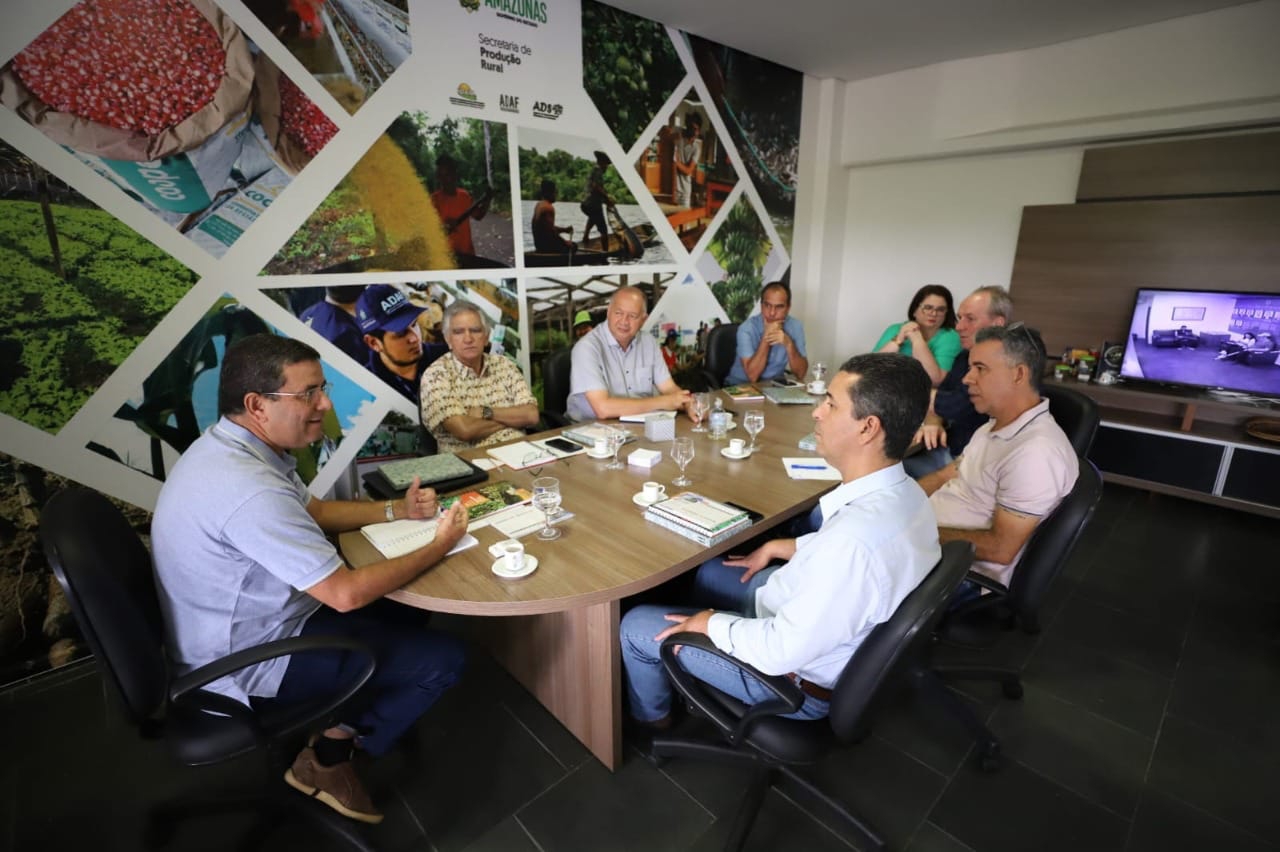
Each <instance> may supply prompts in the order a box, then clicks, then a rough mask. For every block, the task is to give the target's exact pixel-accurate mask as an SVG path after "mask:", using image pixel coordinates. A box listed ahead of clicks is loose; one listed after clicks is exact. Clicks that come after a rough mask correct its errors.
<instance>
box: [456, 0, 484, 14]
mask: <svg viewBox="0 0 1280 852" xmlns="http://www.w3.org/2000/svg"><path fill="white" fill-rule="evenodd" d="M458 5H459V6H461V7H462V8H464V9H466V10H467V11H468V12H479V11H480V0H458Z"/></svg>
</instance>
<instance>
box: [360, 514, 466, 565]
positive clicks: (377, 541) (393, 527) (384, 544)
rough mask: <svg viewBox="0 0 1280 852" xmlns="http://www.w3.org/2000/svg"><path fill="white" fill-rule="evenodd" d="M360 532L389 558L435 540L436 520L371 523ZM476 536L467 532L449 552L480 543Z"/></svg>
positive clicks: (409, 551)
mask: <svg viewBox="0 0 1280 852" xmlns="http://www.w3.org/2000/svg"><path fill="white" fill-rule="evenodd" d="M360 532H361V533H362V534H363V535H364V537H365V538H367V539H369V543H370V544H372V545H373V546H374V547H376V548H378V552H379V553H381V554H382V555H383V556H385V557H386V558H387V559H394V558H396V557H397V556H404V555H405V554H406V553H412V552H413V551H415V550H417V549H418V548H419V547H425V546H426V545H428V544H430V543H431V542H432V541H434V540H435V537H436V522H435V521H411V520H399V521H384V522H382V523H380V524H369V525H368V526H364V527H361V528H360ZM479 543H480V542H478V541H477V540H476V537H475V536H473V535H471V534H470V533H467V534H466V535H464V536H463V537H462V538H460V539H458V543H457V544H455V545H454V546H453V549H452V550H450V551H449V553H457V552H458V551H460V550H466V549H467V548H470V547H475V546H476V545H477V544H479Z"/></svg>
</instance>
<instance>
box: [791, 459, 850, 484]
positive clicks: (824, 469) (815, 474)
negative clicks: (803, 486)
mask: <svg viewBox="0 0 1280 852" xmlns="http://www.w3.org/2000/svg"><path fill="white" fill-rule="evenodd" d="M782 467H783V469H784V470H786V472H787V476H789V477H791V478H792V479H828V480H832V481H834V482H839V481H840V471H838V470H836V469H835V468H834V467H832V466H831V465H829V464H827V463H826V462H825V461H823V460H822V459H819V458H814V457H813V456H805V457H804V458H789V459H783V460H782Z"/></svg>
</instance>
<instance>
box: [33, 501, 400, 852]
mask: <svg viewBox="0 0 1280 852" xmlns="http://www.w3.org/2000/svg"><path fill="white" fill-rule="evenodd" d="M40 540H41V542H42V544H43V546H44V551H45V555H46V558H47V559H48V561H49V565H50V567H51V568H52V569H53V573H54V576H55V577H57V579H58V583H59V584H61V586H62V589H63V591H64V592H65V593H66V596H67V602H68V603H69V604H70V607H71V611H72V614H73V615H74V616H75V619H76V622H77V624H78V625H79V627H80V631H81V633H82V634H83V635H84V638H85V641H86V642H87V643H88V645H89V648H90V650H92V651H93V654H94V657H95V658H96V659H97V661H98V665H99V667H100V668H101V670H102V677H103V680H104V681H105V682H106V683H107V684H109V689H110V691H112V692H114V693H115V694H116V695H117V696H118V698H119V699H120V705H121V706H122V707H123V709H124V713H125V716H126V717H127V719H128V721H129V722H130V724H132V725H133V726H135V727H136V728H137V729H138V732H139V734H141V736H142V737H143V738H145V739H162V740H164V742H165V745H166V746H167V747H168V750H169V751H170V752H171V754H172V755H173V757H174V758H176V759H177V760H178V761H179V762H180V763H182V764H184V765H186V766H206V765H209V764H214V763H221V762H223V761H226V760H230V759H231V758H234V757H238V756H240V755H242V754H245V753H246V752H250V751H253V750H255V749H260V750H262V751H263V752H264V754H266V755H267V757H268V760H267V761H265V763H266V764H267V766H266V771H267V784H268V786H267V787H266V789H268V790H276V791H279V795H278V797H277V798H278V802H276V803H275V804H279V805H282V806H299V807H300V809H301V811H302V813H303V815H304V816H306V817H307V818H309V819H312V820H314V821H316V822H318V823H319V824H320V826H321V827H322V828H324V829H325V830H327V831H329V832H330V833H332V834H334V835H336V836H337V838H338V839H340V840H341V841H342V842H344V844H346V845H348V846H352V847H354V848H357V849H368V848H370V847H369V846H368V844H367V842H366V841H365V840H364V838H363V837H362V836H361V835H360V834H359V833H358V831H357V829H356V827H355V826H354V825H352V824H350V823H349V822H348V821H346V820H343V819H342V818H341V817H339V816H338V815H336V814H333V813H332V812H330V811H328V809H327V808H325V807H324V806H323V805H319V804H316V803H313V802H310V801H308V800H307V799H305V798H303V797H301V796H298V795H297V794H296V793H293V792H292V791H290V790H289V789H288V788H287V787H286V786H285V784H284V782H283V781H282V780H281V779H282V776H283V774H284V770H285V767H286V765H287V764H286V763H284V762H282V761H281V760H280V759H279V758H280V757H281V756H280V755H279V754H278V753H277V751H278V750H277V749H276V748H275V746H277V744H281V740H283V739H284V738H286V737H289V736H290V735H291V734H294V733H295V732H300V731H301V730H302V729H303V728H305V727H307V726H311V725H319V724H323V723H324V722H325V720H329V719H331V718H332V717H333V716H334V714H335V712H336V711H337V709H338V708H339V707H340V706H341V705H342V704H343V703H344V702H346V701H347V700H349V699H350V698H351V697H352V696H353V695H355V694H356V692H357V691H358V690H359V689H360V688H361V687H362V686H363V685H364V684H365V682H366V681H367V680H368V679H369V676H370V675H372V674H373V670H374V665H375V663H374V657H373V652H372V650H371V649H370V648H368V647H367V646H365V645H363V644H362V643H359V642H356V641H354V640H350V639H346V638H342V637H298V638H294V639H284V640H280V641H276V642H269V643H267V644H265V645H259V646H257V647H254V648H248V649H245V650H243V651H238V652H236V653H234V654H231V655H230V656H227V657H223V658H222V659H220V660H216V661H214V662H212V663H209V664H208V665H205V666H201V667H200V668H198V669H196V670H195V671H192V672H190V673H188V674H185V675H182V676H181V677H175V676H173V674H172V673H171V672H170V670H169V662H168V659H167V657H166V655H165V651H164V622H163V617H162V615H161V611H160V603H159V599H158V597H157V595H156V588H155V581H154V578H153V575H152V571H151V557H150V554H148V552H147V549H146V547H145V546H144V545H143V543H142V541H141V540H140V539H139V538H138V535H137V533H135V532H134V530H133V529H132V528H131V527H130V526H129V523H128V521H127V520H126V519H125V517H124V515H123V514H122V513H121V512H120V510H119V509H117V508H116V507H115V506H114V505H112V504H111V502H110V501H108V500H107V499H106V498H105V497H103V496H102V495H101V494H99V493H98V492H96V491H91V490H89V489H87V488H78V487H75V488H69V489H66V490H64V491H61V492H59V493H57V494H55V495H54V496H53V497H52V498H51V499H50V500H49V502H48V503H46V504H45V507H44V509H43V510H42V512H41V517H40ZM335 649H336V650H343V651H347V652H350V653H354V654H359V655H362V656H365V657H366V658H367V662H366V663H365V665H364V667H363V669H362V670H361V672H360V673H359V675H358V676H356V677H355V678H353V680H352V681H351V682H350V683H349V684H347V685H346V686H345V688H344V689H342V690H341V691H340V692H336V693H334V694H333V695H330V696H326V697H323V698H321V699H318V700H315V701H311V702H306V703H299V704H294V705H289V706H286V707H279V708H273V709H272V710H270V711H263V712H255V711H253V710H251V709H250V708H248V707H246V706H245V705H243V704H241V703H240V702H238V701H236V700H234V699H231V698H228V697H226V696H222V695H218V694H216V693H212V692H207V691H205V690H204V689H203V688H202V687H204V686H206V685H207V684H209V683H211V682H213V681H214V680H217V679H218V678H220V677H223V676H225V675H228V674H230V673H232V672H235V671H237V670H239V669H242V668H244V667H245V666H248V665H251V664H253V663H258V662H262V661H264V660H269V659H274V658H276V657H283V656H288V655H291V654H295V653H304V652H308V651H321V650H335ZM214 714H219V715H214ZM291 757H292V755H291V754H290V755H288V758H291ZM245 803H247V804H252V805H255V806H256V805H262V804H264V803H263V802H262V801H260V800H254V799H249V800H246V802H245ZM236 804H240V803H236ZM265 804H271V803H270V802H268V803H265ZM231 805H232V803H228V802H225V801H217V802H213V803H210V802H194V803H166V804H165V805H162V806H160V807H158V808H156V809H154V810H153V811H152V814H151V817H152V821H151V825H150V826H149V829H148V833H149V836H148V838H147V839H146V841H145V842H146V843H147V844H148V845H152V844H161V843H164V842H165V841H166V839H167V835H168V832H169V831H171V830H172V828H173V827H174V823H176V821H178V820H179V819H182V818H184V817H189V816H200V815H203V814H207V813H208V812H209V811H210V810H212V809H216V810H219V811H221V810H226V809H227V808H228V807H229V806H231ZM276 821H277V818H276V815H275V814H274V813H271V814H269V815H267V816H265V817H264V819H263V821H262V822H261V823H260V825H259V826H258V827H255V830H260V829H262V828H264V827H267V828H269V827H270V826H272V825H274V824H275V822H276Z"/></svg>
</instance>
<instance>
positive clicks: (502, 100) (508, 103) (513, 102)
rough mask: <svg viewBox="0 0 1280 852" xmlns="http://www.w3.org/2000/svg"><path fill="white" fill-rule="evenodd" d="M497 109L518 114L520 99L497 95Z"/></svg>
mask: <svg viewBox="0 0 1280 852" xmlns="http://www.w3.org/2000/svg"><path fill="white" fill-rule="evenodd" d="M498 109H500V110H502V111H503V112H519V111H520V97H519V96H518V95H498Z"/></svg>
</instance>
